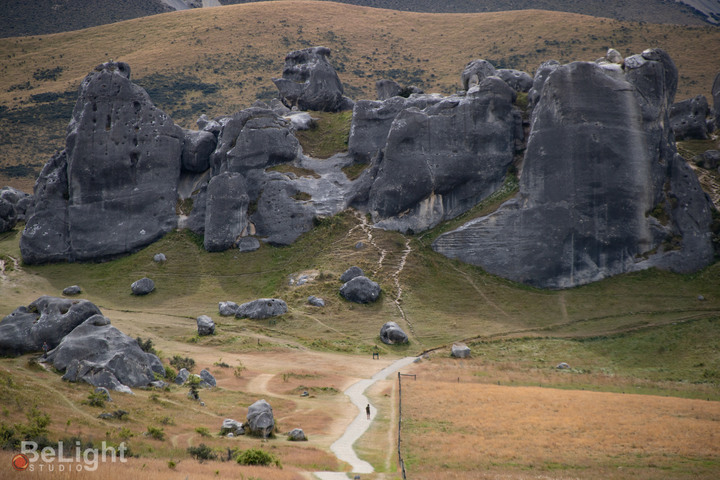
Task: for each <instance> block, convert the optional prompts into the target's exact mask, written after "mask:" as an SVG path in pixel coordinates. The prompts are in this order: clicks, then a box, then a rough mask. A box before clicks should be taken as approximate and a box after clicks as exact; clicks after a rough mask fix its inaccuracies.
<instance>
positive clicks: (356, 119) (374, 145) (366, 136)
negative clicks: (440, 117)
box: [348, 95, 442, 163]
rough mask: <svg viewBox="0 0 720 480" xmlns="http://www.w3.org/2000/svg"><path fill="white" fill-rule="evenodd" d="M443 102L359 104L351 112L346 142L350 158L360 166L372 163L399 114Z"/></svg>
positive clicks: (431, 98) (430, 98)
mask: <svg viewBox="0 0 720 480" xmlns="http://www.w3.org/2000/svg"><path fill="white" fill-rule="evenodd" d="M441 100H442V97H441V96H439V95H419V96H413V97H412V98H403V97H397V96H396V97H391V98H389V99H387V100H385V101H377V102H376V101H371V100H360V101H358V102H357V103H355V108H353V117H352V125H351V126H350V137H349V139H348V152H349V154H350V155H351V156H352V157H353V158H354V159H355V160H356V161H357V162H360V163H367V162H369V161H370V160H372V159H373V157H375V156H376V155H377V154H378V153H379V152H380V151H381V150H382V149H383V148H385V143H386V142H387V136H388V132H390V126H391V125H392V122H393V120H395V117H397V115H398V113H400V112H402V111H403V110H405V109H408V108H410V107H415V108H419V109H420V110H422V109H424V108H426V107H428V106H429V105H434V104H436V103H438V102H440V101H441Z"/></svg>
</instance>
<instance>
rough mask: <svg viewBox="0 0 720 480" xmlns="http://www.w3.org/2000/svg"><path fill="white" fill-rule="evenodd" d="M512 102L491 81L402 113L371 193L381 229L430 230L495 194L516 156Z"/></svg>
mask: <svg viewBox="0 0 720 480" xmlns="http://www.w3.org/2000/svg"><path fill="white" fill-rule="evenodd" d="M514 98H515V92H514V91H513V90H512V89H511V88H510V87H509V86H508V85H507V84H506V83H505V82H503V81H502V80H500V79H499V78H497V77H489V78H487V79H485V80H483V81H482V83H481V84H480V85H479V86H476V87H473V88H472V89H471V90H470V91H469V92H468V94H467V96H466V97H448V98H446V99H444V100H442V101H441V102H439V103H437V104H435V105H432V106H430V107H427V108H426V109H424V110H418V109H413V108H410V109H406V110H403V111H402V112H400V113H399V114H398V115H397V116H396V117H395V120H394V121H393V123H392V126H391V128H390V132H389V134H388V137H387V144H386V146H385V154H384V156H383V158H382V161H381V162H380V164H379V171H378V173H377V177H376V178H375V181H374V183H373V185H372V188H371V189H370V195H369V205H368V207H369V210H370V212H371V214H372V217H373V220H374V221H375V222H376V224H377V226H379V227H381V228H387V229H392V230H399V231H402V232H408V231H416V232H417V231H422V230H426V229H428V228H431V227H433V226H435V225H437V224H438V223H440V222H441V221H442V220H445V219H449V218H453V217H455V216H457V215H459V214H461V213H463V212H465V211H466V210H468V209H469V208H471V207H472V206H474V205H475V204H477V203H478V202H479V201H481V200H482V199H484V198H485V197H487V196H488V195H490V194H491V193H493V192H494V191H495V190H496V189H497V188H498V187H499V186H500V185H501V184H502V182H503V179H504V178H505V175H506V173H507V170H508V167H509V166H510V164H511V163H512V161H513V156H514V153H515V135H516V129H515V125H516V122H517V119H516V117H518V118H519V113H518V112H517V111H516V110H514V109H513V100H514Z"/></svg>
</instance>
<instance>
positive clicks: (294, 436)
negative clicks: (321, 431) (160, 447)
mask: <svg viewBox="0 0 720 480" xmlns="http://www.w3.org/2000/svg"><path fill="white" fill-rule="evenodd" d="M288 440H290V441H291V442H305V441H307V437H306V436H305V432H303V429H302V428H293V429H292V430H290V432H288Z"/></svg>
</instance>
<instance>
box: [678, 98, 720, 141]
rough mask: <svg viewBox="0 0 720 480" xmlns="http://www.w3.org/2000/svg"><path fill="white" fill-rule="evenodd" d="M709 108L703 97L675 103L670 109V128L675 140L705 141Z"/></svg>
mask: <svg viewBox="0 0 720 480" xmlns="http://www.w3.org/2000/svg"><path fill="white" fill-rule="evenodd" d="M709 113H710V107H709V106H708V102H707V99H706V98H705V96H704V95H698V96H696V97H694V98H690V99H687V100H683V101H681V102H678V103H675V104H674V105H673V106H672V107H670V127H671V128H672V130H673V133H675V140H691V139H696V140H706V139H707V138H708V133H709V131H708V130H709V129H708V124H709V123H711V122H709V121H708V118H707V117H708V115H709Z"/></svg>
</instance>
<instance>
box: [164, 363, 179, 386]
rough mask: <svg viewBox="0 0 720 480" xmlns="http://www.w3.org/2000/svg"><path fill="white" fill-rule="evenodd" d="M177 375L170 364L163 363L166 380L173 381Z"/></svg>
mask: <svg viewBox="0 0 720 480" xmlns="http://www.w3.org/2000/svg"><path fill="white" fill-rule="evenodd" d="M175 377H177V372H176V371H175V369H174V368H172V367H171V366H170V365H165V378H166V379H167V381H168V382H173V381H174V380H175Z"/></svg>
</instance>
